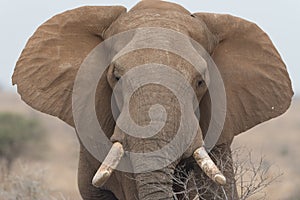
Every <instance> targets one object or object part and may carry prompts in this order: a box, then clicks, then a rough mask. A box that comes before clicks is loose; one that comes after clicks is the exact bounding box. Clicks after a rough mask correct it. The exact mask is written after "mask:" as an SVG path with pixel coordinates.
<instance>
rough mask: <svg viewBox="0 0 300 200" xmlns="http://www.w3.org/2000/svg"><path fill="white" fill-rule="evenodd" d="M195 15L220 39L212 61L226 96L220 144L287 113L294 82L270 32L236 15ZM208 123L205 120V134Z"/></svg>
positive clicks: (206, 98) (203, 124)
mask: <svg viewBox="0 0 300 200" xmlns="http://www.w3.org/2000/svg"><path fill="white" fill-rule="evenodd" d="M194 16H195V17H196V18H199V19H201V20H202V21H204V23H205V24H206V25H207V27H208V29H209V30H210V31H211V33H212V34H213V35H214V36H215V37H216V38H217V39H218V44H217V45H216V48H215V49H214V51H213V53H212V58H213V60H214V62H215V63H216V65H217V67H218V69H219V71H220V73H221V75H222V78H223V81H224V85H225V90H226V96H227V111H226V120H225V125H224V129H223V133H222V136H221V138H220V140H219V143H220V142H226V141H228V140H232V138H233V136H235V135H238V134H239V133H241V132H244V131H246V130H248V129H250V128H252V127H253V126H255V125H257V124H259V123H262V122H264V121H266V120H269V119H271V118H274V117H277V116H279V115H281V114H282V113H284V112H285V111H286V110H287V109H288V107H289V106H290V103H291V99H292V96H293V91H292V87H291V81H290V78H289V75H288V72H287V69H286V67H285V64H284V62H283V61H282V59H281V57H280V55H279V53H278V52H277V50H276V48H275V47H274V45H273V44H272V42H271V40H270V39H269V37H268V36H267V34H266V33H265V32H263V31H262V30H261V29H260V28H259V27H258V26H257V25H256V24H254V23H251V22H249V21H246V20H243V19H241V18H238V17H234V16H231V15H222V14H209V13H196V14H194ZM205 101H206V102H205ZM208 101H209V97H208V96H206V97H204V100H203V102H201V105H200V107H201V106H207V104H208ZM202 116H203V115H202ZM209 120H210V119H202V122H200V123H201V125H202V126H204V129H206V130H207V126H208V124H209V123H208V121H209ZM202 128H203V127H202Z"/></svg>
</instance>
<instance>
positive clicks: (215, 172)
mask: <svg viewBox="0 0 300 200" xmlns="http://www.w3.org/2000/svg"><path fill="white" fill-rule="evenodd" d="M123 156H124V148H123V145H122V144H121V143H119V142H115V143H114V144H113V146H112V148H111V149H110V151H109V153H108V155H107V156H106V158H105V160H104V162H103V163H102V164H101V166H100V167H99V169H98V171H97V172H96V174H95V176H94V178H93V180H92V184H93V185H94V186H95V187H98V188H99V187H102V186H103V185H104V184H105V182H106V181H107V180H108V179H109V177H110V176H111V174H112V173H113V171H114V170H115V169H116V167H117V166H118V164H119V163H120V160H121V159H122V157H123ZM193 157H194V159H195V160H196V162H197V164H198V165H199V167H200V168H201V169H202V170H203V172H204V173H205V174H206V175H207V176H208V177H209V178H210V179H212V180H213V181H214V182H216V183H217V184H220V185H225V184H226V178H225V176H224V175H223V174H222V173H221V171H220V170H219V169H218V167H217V166H216V165H215V163H214V162H213V161H212V159H211V158H210V157H209V155H208V153H207V151H206V150H205V148H204V147H200V148H198V149H196V150H195V151H194V153H193Z"/></svg>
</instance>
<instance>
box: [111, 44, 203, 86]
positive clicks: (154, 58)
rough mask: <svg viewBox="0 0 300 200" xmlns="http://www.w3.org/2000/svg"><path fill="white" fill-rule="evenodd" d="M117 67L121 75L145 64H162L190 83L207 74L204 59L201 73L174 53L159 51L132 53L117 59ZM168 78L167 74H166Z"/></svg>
mask: <svg viewBox="0 0 300 200" xmlns="http://www.w3.org/2000/svg"><path fill="white" fill-rule="evenodd" d="M113 62H114V63H115V66H117V67H118V70H120V71H121V74H125V73H127V72H128V71H129V70H131V69H132V68H134V67H138V66H141V65H144V64H151V63H154V64H162V65H166V66H170V67H172V68H173V69H175V70H177V71H178V72H180V73H181V74H182V75H183V76H184V77H185V78H186V79H187V80H188V81H192V80H193V78H194V77H195V76H197V75H199V74H201V75H202V73H203V74H204V73H205V72H206V68H207V63H206V62H205V60H204V59H202V63H201V64H200V63H198V64H200V65H199V67H201V69H202V70H201V71H199V70H197V69H199V67H198V68H196V67H195V66H193V65H192V63H190V62H189V61H187V60H186V59H184V58H183V57H181V56H180V55H177V54H175V53H172V52H168V51H164V50H158V49H139V50H134V51H130V52H129V53H127V54H124V55H123V56H121V57H119V58H117V59H116V60H114V61H113ZM166 76H167V74H166Z"/></svg>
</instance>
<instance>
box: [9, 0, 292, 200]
mask: <svg viewBox="0 0 300 200" xmlns="http://www.w3.org/2000/svg"><path fill="white" fill-rule="evenodd" d="M138 28H162V29H164V30H170V31H173V32H174V31H175V32H178V33H180V34H181V35H185V36H188V37H189V38H191V39H192V40H194V41H196V42H197V43H199V44H201V45H202V47H203V48H204V49H205V51H206V52H207V53H208V54H209V55H210V56H211V58H212V60H213V61H214V63H215V65H216V66H217V68H218V70H219V73H220V75H221V77H222V80H223V83H224V88H225V92H226V96H225V97H224V98H223V99H219V100H220V101H221V100H225V101H226V113H225V121H224V124H223V129H222V132H221V135H220V137H219V138H218V142H217V144H216V146H215V147H214V148H213V150H212V152H214V153H215V154H216V155H218V153H217V152H227V154H228V156H229V157H230V156H231V153H230V145H231V143H232V140H233V138H234V136H236V135H238V134H240V133H242V132H245V131H246V130H248V129H250V128H252V127H254V126H255V125H257V124H259V123H262V122H264V121H267V120H269V119H271V118H274V117H277V116H279V115H281V114H282V113H284V112H285V111H286V110H287V109H288V107H289V106H290V103H291V98H292V96H293V91H292V88H291V82H290V79H289V76H288V73H287V70H286V67H285V64H284V62H283V61H282V59H281V57H280V55H279V53H278V52H277V50H276V49H275V47H274V45H273V44H272V42H271V40H270V39H269V37H268V36H267V34H266V33H264V32H263V31H262V30H261V29H260V28H259V27H258V26H257V25H255V24H254V23H252V22H249V21H246V20H244V19H240V18H238V17H234V16H231V15H223V14H210V13H194V14H191V13H190V12H189V11H187V10H186V9H185V8H183V7H181V6H180V5H177V4H174V3H168V2H164V1H159V0H154V1H141V2H139V3H138V4H137V5H136V6H134V7H133V8H132V9H131V10H130V11H128V12H127V11H126V8H124V7H122V6H92V7H80V8H77V9H74V10H70V11H66V12H64V13H62V14H59V15H56V16H54V17H53V18H51V19H50V20H48V21H47V22H45V23H44V24H43V25H41V26H40V27H39V28H38V29H37V31H36V32H35V33H34V35H33V36H32V37H31V38H30V39H29V41H28V43H27V45H26V47H25V49H24V50H23V52H22V54H21V56H20V58H19V60H18V62H17V64H16V68H15V71H14V75H13V84H17V86H18V92H19V94H20V95H21V97H22V99H23V100H24V101H25V102H26V103H27V104H28V105H30V106H31V107H33V108H35V109H36V110H39V111H41V112H44V113H47V114H50V115H53V116H56V117H58V118H60V119H61V120H63V121H64V122H66V123H67V124H69V125H70V126H72V127H75V122H74V117H73V112H72V109H73V108H72V91H73V86H74V82H75V79H76V75H77V72H78V70H79V68H80V66H81V64H82V63H83V62H84V60H85V58H86V57H87V56H88V54H89V53H90V52H91V51H92V50H93V49H94V48H95V47H96V46H98V45H99V44H101V43H102V42H104V41H105V40H107V39H109V38H111V37H113V36H115V35H117V34H120V33H123V32H126V31H130V30H133V29H138ZM154 36H155V33H154ZM150 37H153V34H152V35H151V36H149V35H148V34H142V35H141V34H137V35H135V34H133V35H132V36H131V38H130V40H129V41H124V43H125V44H124V49H125V50H126V48H127V47H128V45H129V43H130V44H131V45H132V43H134V45H138V44H139V43H140V42H143V43H147V41H148V40H151V39H152V38H150ZM160 37H162V38H160V39H161V41H162V42H163V43H165V45H166V47H167V48H173V47H174V46H176V45H177V44H178V43H180V44H181V46H182V48H183V49H185V50H188V52H193V51H194V50H195V46H194V45H192V43H191V42H190V40H181V41H179V40H174V38H172V37H171V36H168V35H164V36H160ZM122 50H123V49H122ZM204 61H206V60H205V58H204ZM99 63H101V59H99ZM149 63H150V64H151V63H157V64H161V65H166V66H171V68H172V69H174V70H175V71H176V72H178V73H179V74H180V75H181V76H182V77H184V78H185V80H186V81H187V83H188V84H189V85H190V87H192V89H193V91H194V95H195V96H196V103H197V105H198V108H199V110H200V119H199V116H198V117H197V116H196V114H195V108H194V107H193V101H194V100H195V99H194V98H192V96H191V95H189V94H184V95H182V96H183V97H185V99H184V102H185V107H186V109H187V114H184V116H188V118H189V120H188V122H187V123H190V124H193V125H194V124H197V129H195V131H194V132H195V134H196V137H195V138H194V139H193V141H192V143H191V144H190V146H188V147H187V148H186V151H185V152H183V154H182V155H178V158H177V159H175V160H172V162H170V163H168V165H167V166H164V167H163V168H161V169H156V170H154V171H148V172H144V173H131V172H122V171H118V170H115V171H114V168H116V167H117V166H118V163H119V162H120V159H122V157H125V156H126V154H124V151H129V152H146V153H147V152H151V151H155V150H158V149H160V148H162V147H164V146H165V145H166V144H168V143H169V142H170V141H171V139H172V138H173V137H175V133H176V132H177V130H178V128H179V127H178V126H179V124H180V120H181V119H180V116H181V114H182V113H181V112H185V110H183V111H182V110H180V102H179V100H178V99H177V98H176V97H175V96H174V94H173V93H172V91H170V90H169V89H168V88H166V87H164V86H162V85H158V84H154V83H152V84H146V85H143V86H141V87H140V88H138V89H137V90H136V91H135V92H134V93H133V95H132V96H130V101H129V103H128V104H126V106H127V107H128V108H129V112H130V117H131V118H132V120H133V121H134V122H135V123H136V124H138V125H139V126H142V127H145V126H147V125H149V124H150V122H151V120H152V118H151V116H150V115H151V114H149V112H150V111H149V110H150V109H151V106H152V105H156V104H159V105H161V106H163V107H164V109H165V113H167V115H166V119H165V120H164V126H163V128H162V129H160V130H159V131H158V133H157V134H156V135H154V136H152V137H149V138H138V137H134V136H131V135H128V134H127V133H125V132H124V131H122V129H120V128H119V127H118V125H117V124H116V121H120V122H121V123H122V122H123V123H125V124H126V123H127V121H126V120H128V119H127V118H126V117H119V118H117V119H116V120H115V119H114V115H113V110H112V106H111V102H112V96H113V95H112V93H113V89H114V88H115V87H116V85H117V84H125V82H121V83H120V80H122V79H123V77H124V76H125V74H126V73H127V72H129V71H131V70H133V69H134V68H135V67H136V66H140V65H144V64H149ZM207 65H208V62H203V63H202V64H201V67H202V68H201V69H202V70H200V71H199V70H195V68H194V67H193V66H192V64H191V63H189V62H188V61H187V60H185V59H184V58H182V57H181V56H178V55H176V54H175V53H172V52H167V51H166V50H162V49H154V48H140V49H137V50H132V51H129V52H128V53H126V54H124V55H123V56H121V57H118V58H117V59H114V60H113V61H112V62H111V63H110V64H109V67H108V69H107V70H106V71H105V72H104V75H103V76H102V77H99V78H100V81H99V83H98V84H97V90H96V93H95V102H96V105H95V109H96V114H97V119H98V121H99V124H100V125H101V127H102V129H103V131H104V132H105V134H106V136H107V138H110V141H111V142H112V143H113V146H112V149H111V150H110V151H109V153H108V155H107V157H106V160H108V164H109V165H104V164H103V165H101V163H100V162H99V161H98V160H97V159H96V158H94V156H93V155H92V154H91V153H90V151H88V149H87V148H86V146H85V145H83V144H82V141H81V140H80V143H81V149H80V160H79V169H78V185H79V190H80V193H81V196H82V198H83V199H85V200H96V199H122V200H125V199H130V200H131V199H141V200H142V199H149V200H150V199H151V200H152V199H173V196H174V192H178V191H181V190H183V188H181V187H179V186H177V185H176V184H175V183H174V180H173V177H174V176H176V175H175V174H176V170H177V167H178V166H179V164H182V163H185V167H186V170H191V171H194V176H196V177H199V175H200V174H201V173H203V172H204V173H205V174H206V175H205V176H202V179H203V178H204V181H211V180H212V181H214V182H215V183H216V184H215V188H216V190H218V185H219V184H221V185H222V184H224V188H225V191H226V192H227V193H228V194H230V195H228V197H227V198H229V199H237V198H238V196H237V192H236V189H235V186H234V185H235V182H234V175H233V169H232V161H231V162H227V163H226V167H225V168H224V169H222V170H221V171H220V170H219V169H218V167H217V166H219V165H220V163H222V158H221V157H216V158H214V159H213V160H214V161H212V159H211V158H210V157H209V154H207V152H206V150H205V148H204V142H203V140H204V136H205V135H206V133H207V131H208V129H209V124H210V122H211V121H212V117H211V116H212V115H213V111H212V109H211V104H212V103H211V102H212V99H211V97H210V96H211V95H210V94H211V91H209V92H208V88H209V85H210V84H213V83H214V79H210V78H209V77H210V75H209V73H210V72H209V70H208V67H207ZM147 73H150V72H145V74H147ZM160 76H161V78H164V77H169V74H167V73H160ZM86 79H88V77H87V78H86ZM178 82H179V80H178V81H174V84H178ZM126 84H129V85H127V87H130V81H128V82H127V83H126ZM123 86H124V85H123ZM179 86H180V83H179ZM120 87H122V85H121V86H120ZM123 88H125V89H124V90H126V87H123ZM179 91H180V90H179ZM182 92H184V90H182ZM121 94H122V95H123V96H122V95H121V96H122V98H125V97H126V92H124V91H123V92H122V93H121ZM79 95H80V94H79ZM123 101H125V100H124V99H123ZM123 107H125V104H124V105H123ZM123 107H122V105H119V106H118V109H119V112H120V113H119V114H118V116H122V113H123V112H125V111H124V109H123ZM152 117H153V116H152ZM160 119H161V118H160V117H158V118H157V120H158V121H159V120H160ZM185 127H187V129H188V126H185ZM76 131H78V130H76ZM183 131H185V129H184V130H183ZM181 139H182V140H184V138H181ZM96 142H97V141H96ZM177 146H180V144H177ZM178 148H179V147H178ZM174 151H177V149H176V146H175V148H174ZM162 156H163V155H162ZM214 162H215V163H216V164H217V166H216V165H215V164H214ZM136 163H147V160H146V159H145V160H143V159H137V160H135V163H134V164H136ZM134 164H132V165H134ZM197 164H198V165H199V166H200V167H201V169H202V170H200V167H199V166H198V165H197ZM99 166H100V168H99ZM112 166H114V167H112ZM196 184H201V182H197V183H196ZM219 195H220V196H222V197H224V194H223V193H222V192H221V193H220V194H219ZM177 197H178V198H184V197H180V195H178V196H177ZM199 198H200V199H212V197H211V196H209V194H206V196H200V197H199Z"/></svg>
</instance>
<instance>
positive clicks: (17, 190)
mask: <svg viewBox="0 0 300 200" xmlns="http://www.w3.org/2000/svg"><path fill="white" fill-rule="evenodd" d="M0 168H1V171H2V172H3V173H1V174H2V176H1V177H0V178H1V180H0V200H67V198H65V197H64V196H63V195H61V194H59V195H56V196H54V195H53V194H54V193H55V192H53V191H51V190H50V189H49V187H48V186H47V185H46V183H45V181H44V174H45V170H44V169H38V168H33V167H32V166H29V165H28V166H26V165H21V166H20V170H18V173H10V174H8V173H6V172H5V170H6V168H5V167H1V165H0Z"/></svg>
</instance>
